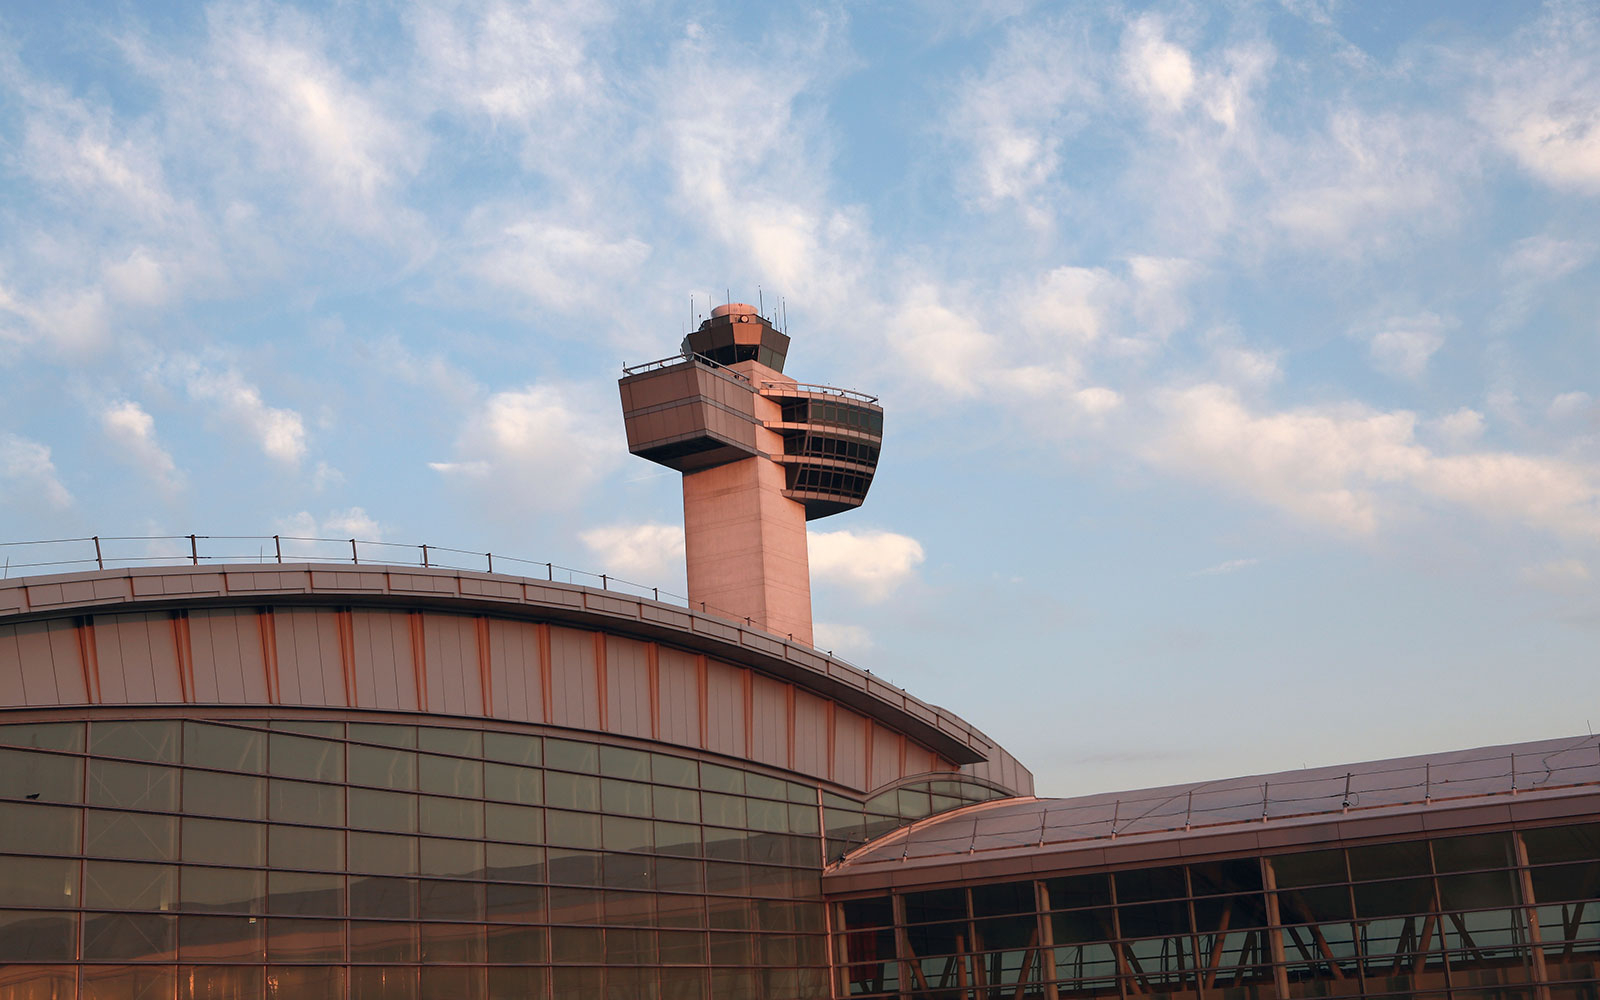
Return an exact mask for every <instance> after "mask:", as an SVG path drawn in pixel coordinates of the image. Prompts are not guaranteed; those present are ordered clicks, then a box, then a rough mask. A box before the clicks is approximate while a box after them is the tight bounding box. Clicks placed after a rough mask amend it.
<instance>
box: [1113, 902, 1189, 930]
mask: <svg viewBox="0 0 1600 1000" xmlns="http://www.w3.org/2000/svg"><path fill="white" fill-rule="evenodd" d="M1117 916H1118V917H1119V918H1120V919H1121V922H1122V936H1123V937H1125V938H1142V937H1164V936H1169V935H1173V934H1187V933H1189V930H1190V927H1189V907H1188V906H1187V905H1186V904H1185V903H1183V902H1182V901H1181V900H1172V901H1170V902H1165V903H1140V904H1137V905H1134V906H1119V907H1118V908H1117Z"/></svg>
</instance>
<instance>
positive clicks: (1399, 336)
mask: <svg viewBox="0 0 1600 1000" xmlns="http://www.w3.org/2000/svg"><path fill="white" fill-rule="evenodd" d="M1444 327H1445V322H1444V321H1443V320H1441V319H1440V318H1439V317H1438V316H1434V315H1432V314H1431V313H1430V314H1423V315H1420V316H1412V317H1395V318H1393V319H1391V320H1389V321H1388V323H1387V324H1385V328H1384V329H1382V330H1379V331H1378V332H1377V333H1374V334H1373V335H1372V338H1371V340H1369V341H1368V342H1367V353H1368V356H1369V357H1371V359H1372V363H1373V365H1374V366H1375V367H1376V368H1377V369H1378V370H1379V371H1381V372H1384V373H1385V374H1388V375H1393V376H1395V377H1397V378H1406V379H1413V380H1415V379H1420V378H1421V377H1422V376H1423V374H1424V373H1426V372H1427V370H1428V361H1429V360H1430V359H1431V358H1432V357H1433V356H1434V354H1435V353H1437V352H1438V350H1439V348H1441V347H1443V346H1444V340H1445V338H1444V333H1443V332H1442V331H1443V329H1444Z"/></svg>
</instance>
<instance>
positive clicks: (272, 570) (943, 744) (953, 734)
mask: <svg viewBox="0 0 1600 1000" xmlns="http://www.w3.org/2000/svg"><path fill="white" fill-rule="evenodd" d="M296 605H299V606H308V605H309V606H330V605H334V606H362V607H385V606H387V607H392V608H406V609H414V608H426V609H431V610H437V611H443V612H454V613H458V614H490V615H494V616H497V617H505V618H521V619H528V620H537V621H543V622H552V623H557V624H570V625H574V626H584V627H589V628H602V629H604V630H605V631H607V632H612V633H617V634H621V635H625V636H630V637H634V638H639V639H643V640H647V641H648V640H653V641H659V642H662V643H667V644H670V645H673V646H676V647H679V648H683V649H688V650H691V651H695V652H702V653H706V654H708V655H710V656H715V657H720V658H723V659H727V660H730V661H734V662H737V663H740V664H743V665H746V666H749V667H751V668H752V669H755V670H757V671H759V672H762V673H766V674H769V675H771V676H773V677H776V678H778V679H781V680H784V681H787V682H790V683H792V684H795V685H797V686H798V687H801V688H804V689H806V690H809V691H812V692H815V693H816V694H818V695H820V696H822V697H825V698H829V699H832V700H834V701H837V702H839V703H840V704H843V705H846V706H848V707H850V708H851V709H853V710H855V711H858V712H860V713H861V714H863V715H865V716H867V717H868V718H870V719H873V720H876V721H878V722H880V723H882V724H883V725H885V726H887V727H889V728H890V729H893V730H895V731H897V732H901V733H904V734H906V735H907V736H908V737H910V738H912V739H914V740H916V741H917V742H919V743H921V744H922V745H924V746H926V747H928V748H929V749H930V750H932V751H934V752H935V753H937V754H939V755H941V756H942V757H944V758H946V759H947V760H950V761H952V762H954V763H957V764H964V765H983V769H984V770H987V771H990V772H992V773H993V774H994V776H995V777H996V779H997V780H999V781H1000V782H1001V783H1002V784H1004V785H1005V786H1006V787H1010V788H1018V789H1022V790H1028V789H1031V788H1032V776H1031V775H1029V774H1028V772H1027V771H1026V770H1025V769H1023V768H1022V767H1021V766H1020V765H1019V764H1017V762H1016V761H1015V760H1014V759H1013V758H1011V757H1010V755H1009V754H1007V753H1006V752H1005V751H1004V750H1002V749H1001V748H1000V747H998V746H997V745H996V744H995V743H994V741H992V740H990V739H989V738H988V737H986V736H984V735H983V733H981V732H979V731H978V730H977V729H976V728H974V727H973V726H971V725H970V724H968V723H967V722H966V721H965V720H963V719H961V718H960V717H958V716H956V715H955V714H953V713H951V712H949V711H947V710H945V709H942V708H938V707H935V706H933V705H929V704H927V703H926V702H923V701H921V700H919V699H917V698H915V697H913V696H912V695H910V694H908V693H907V692H906V691H904V690H902V689H900V688H898V687H895V686H894V685H892V684H887V683H885V682H883V681H881V680H879V679H878V678H876V677H874V676H872V675H871V674H870V673H868V672H866V671H864V670H861V669H859V668H857V667H854V666H851V665H850V664H848V663H845V662H843V661H840V660H837V659H834V658H832V657H829V656H827V655H824V654H823V653H821V652H819V651H818V650H816V649H813V648H812V647H810V646H806V645H802V644H800V643H795V642H790V641H786V640H785V639H783V638H782V637H779V636H776V635H773V634H771V633H769V632H765V631H762V630H760V629H756V628H748V627H744V626H743V625H741V624H740V623H736V622H732V621H729V620H728V619H725V618H721V617H718V616H716V615H710V614H703V613H700V612H695V611H690V610H687V609H685V608H682V607H678V606H675V605H671V604H663V603H659V602H656V601H652V600H648V599H644V598H638V597H634V596H631V595H627V594H619V593H617V592H614V591H606V590H597V589H594V588H591V587H582V586H576V585H572V584H564V583H559V582H553V581H547V580H533V579H527V578H524V577H519V576H511V575H506V574H499V573H480V572H472V571H466V570H456V569H440V568H432V569H429V568H422V567H395V566H386V565H371V566H368V565H328V564H315V563H300V564H274V563H267V564H259V565H257V564H244V565H210V566H197V567H190V566H180V567H170V566H164V567H138V568H131V569H108V570H96V571H92V572H83V573H65V574H55V575H48V576H35V577H23V578H18V579H11V580H4V581H0V626H4V625H9V624H13V623H23V622H30V621H41V620H52V619H63V618H68V619H70V618H75V617H79V616H84V615H111V614H126V613H134V612H150V611H163V610H174V609H193V608H201V607H274V606H280V607H281V606H291V607H292V606H296ZM5 652H6V651H5V650H4V649H3V648H0V668H4V667H5V666H6V664H5V662H4V661H5V659H6V656H5V655H4V654H5ZM6 673H7V671H5V670H4V669H0V687H3V686H4V681H5V676H4V675H5V674H6ZM19 683H20V680H19ZM6 703H8V704H12V705H17V706H19V707H20V706H22V705H26V704H29V703H30V702H29V700H26V699H20V698H16V699H13V698H10V697H9V696H3V697H0V704H6Z"/></svg>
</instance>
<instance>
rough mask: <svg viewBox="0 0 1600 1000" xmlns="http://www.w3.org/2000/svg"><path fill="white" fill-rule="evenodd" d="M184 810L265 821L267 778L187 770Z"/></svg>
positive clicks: (205, 814) (184, 788) (184, 774)
mask: <svg viewBox="0 0 1600 1000" xmlns="http://www.w3.org/2000/svg"><path fill="white" fill-rule="evenodd" d="M183 809H184V811H185V812H190V813H199V814H201V815H204V816H227V817H229V818H232V819H266V818H267V782H266V779H265V778H256V777H250V776H247V775H242V774H213V773H211V772H210V771H184V772H183Z"/></svg>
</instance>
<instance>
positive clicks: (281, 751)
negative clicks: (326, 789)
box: [267, 733, 344, 781]
mask: <svg viewBox="0 0 1600 1000" xmlns="http://www.w3.org/2000/svg"><path fill="white" fill-rule="evenodd" d="M267 759H268V764H269V767H268V770H270V771H271V773H273V774H275V775H277V776H278V777H280V778H303V779H305V780H307V781H343V780H344V744H343V743H335V742H333V741H331V740H317V739H311V738H309V737H305V736H291V735H289V734H287V733H272V734H271V739H270V740H269V741H268V744H267Z"/></svg>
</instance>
